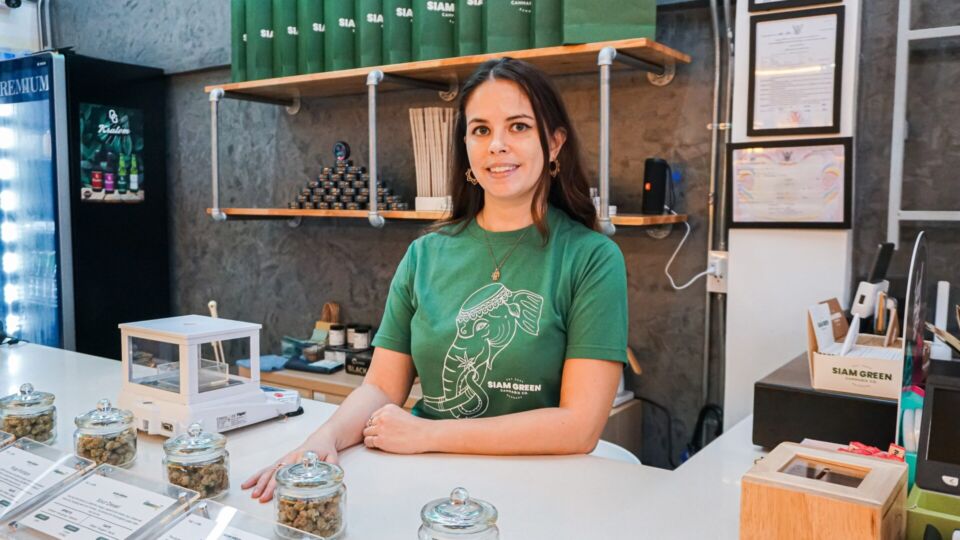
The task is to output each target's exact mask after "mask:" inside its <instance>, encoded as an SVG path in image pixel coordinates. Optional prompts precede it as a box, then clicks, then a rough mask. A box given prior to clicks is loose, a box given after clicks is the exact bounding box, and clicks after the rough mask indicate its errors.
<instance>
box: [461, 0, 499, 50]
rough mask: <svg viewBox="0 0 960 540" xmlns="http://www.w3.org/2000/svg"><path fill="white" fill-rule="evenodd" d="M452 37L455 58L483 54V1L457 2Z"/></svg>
mask: <svg viewBox="0 0 960 540" xmlns="http://www.w3.org/2000/svg"><path fill="white" fill-rule="evenodd" d="M494 1H496V0H494ZM454 35H455V36H456V37H455V41H456V43H457V56H467V55H470V54H483V0H457V17H456V25H455V30H454Z"/></svg>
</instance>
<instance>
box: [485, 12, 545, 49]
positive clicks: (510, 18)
mask: <svg viewBox="0 0 960 540" xmlns="http://www.w3.org/2000/svg"><path fill="white" fill-rule="evenodd" d="M532 14H533V0H492V1H487V2H484V4H483V49H484V51H486V52H488V53H498V52H504V51H518V50H521V49H529V48H530V16H531V15H532Z"/></svg>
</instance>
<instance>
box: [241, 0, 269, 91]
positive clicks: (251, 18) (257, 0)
mask: <svg viewBox="0 0 960 540" xmlns="http://www.w3.org/2000/svg"><path fill="white" fill-rule="evenodd" d="M246 12H247V13H246V15H247V79H248V80H251V81H255V80H257V79H269V78H270V77H273V8H272V6H271V2H270V0H247V5H246Z"/></svg>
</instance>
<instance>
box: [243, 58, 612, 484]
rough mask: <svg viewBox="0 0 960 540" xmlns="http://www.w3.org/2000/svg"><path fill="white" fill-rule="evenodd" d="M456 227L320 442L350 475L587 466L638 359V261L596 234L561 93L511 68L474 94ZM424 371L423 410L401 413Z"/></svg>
mask: <svg viewBox="0 0 960 540" xmlns="http://www.w3.org/2000/svg"><path fill="white" fill-rule="evenodd" d="M459 113H460V114H459V117H458V120H457V126H456V130H457V131H456V132H457V137H456V140H455V154H454V167H455V174H454V175H453V176H454V177H453V179H452V185H451V193H452V197H453V211H452V217H451V218H450V219H448V220H446V221H445V222H442V223H441V224H439V225H438V226H436V227H434V232H432V233H430V234H427V235H425V236H423V237H421V238H419V239H417V240H416V241H414V242H413V243H412V244H411V245H410V247H409V249H408V250H407V253H406V255H405V256H404V258H403V260H402V261H401V262H400V265H399V267H398V268H397V272H396V274H395V275H394V278H393V282H392V284H391V286H390V293H389V296H388V298H387V305H386V308H385V312H384V316H383V320H382V322H381V325H380V329H379V331H378V333H377V336H376V338H375V340H374V342H373V345H374V346H375V347H376V350H375V351H374V355H373V362H372V364H371V366H370V370H369V372H368V373H367V376H366V378H365V379H364V382H363V384H362V385H361V386H360V387H359V388H357V389H356V390H355V391H353V393H351V394H350V396H349V397H347V399H346V400H345V401H344V402H343V404H341V405H340V407H339V408H338V409H337V411H336V413H334V415H333V416H332V417H331V418H330V419H329V420H328V421H327V422H326V423H325V424H323V425H322V426H321V427H320V428H319V429H317V431H315V432H314V433H313V434H312V435H310V437H308V438H307V440H306V441H304V443H303V444H302V445H300V446H299V447H298V448H296V449H295V450H293V451H292V452H290V453H288V454H287V455H285V456H284V457H283V458H281V459H280V460H279V461H278V462H277V463H275V464H274V465H272V466H270V467H267V468H265V469H263V470H261V471H259V472H257V473H256V474H254V475H253V476H252V477H251V478H250V479H248V480H247V481H246V482H245V483H244V484H243V486H242V487H243V489H247V488H250V487H253V488H254V489H253V492H252V493H251V496H252V497H254V498H257V497H258V498H260V500H261V501H262V502H266V501H269V500H270V498H271V497H272V495H273V490H274V474H273V473H274V471H275V470H276V469H277V468H279V467H280V466H282V465H283V464H286V463H293V462H295V461H297V460H298V459H299V458H300V456H301V454H302V453H303V452H304V451H306V450H313V451H314V452H316V453H317V454H318V455H319V456H321V458H322V459H324V460H326V461H331V462H336V461H337V453H338V452H340V451H342V450H344V449H346V448H349V447H351V446H353V445H356V444H359V443H361V442H363V443H364V444H365V445H366V446H368V447H370V448H379V449H381V450H384V451H386V452H394V453H401V454H412V453H420V452H449V453H472V454H498V455H505V454H575V453H587V452H590V451H591V450H592V449H593V448H594V447H595V446H596V444H597V441H598V439H599V437H600V432H601V431H602V430H603V427H604V425H605V423H606V419H607V417H608V415H609V412H610V407H611V403H612V402H613V397H614V394H615V393H616V388H617V383H618V381H619V377H620V373H621V369H622V364H623V363H625V362H626V348H627V338H626V333H627V298H626V295H627V290H626V270H625V266H624V261H623V255H622V254H621V253H620V250H619V248H618V247H617V245H616V244H615V243H613V242H612V241H611V240H610V239H608V238H606V237H605V236H603V235H602V234H600V233H598V232H596V231H595V230H594V227H595V225H596V211H595V209H594V206H593V204H592V202H591V200H590V195H589V188H588V184H587V180H586V177H585V175H584V172H583V168H582V165H581V163H580V155H579V151H580V149H579V145H578V143H577V139H576V135H575V133H574V131H573V128H572V126H571V125H570V120H569V118H568V116H567V113H566V109H565V107H564V105H563V103H562V101H561V100H560V97H559V95H558V93H557V91H556V89H555V88H554V87H553V86H552V84H551V83H550V82H549V81H548V80H547V78H546V77H545V76H544V74H543V73H541V72H540V71H538V70H537V69H535V68H534V67H532V66H531V65H529V64H526V63H524V62H521V61H518V60H513V59H509V58H505V59H500V60H491V61H489V62H486V63H484V64H483V65H481V66H480V67H479V68H478V69H477V71H476V72H475V73H474V74H473V75H472V76H471V78H470V79H469V80H468V81H467V82H466V83H465V85H464V87H463V91H462V92H461V95H460V105H459ZM418 374H419V376H420V383H421V385H422V387H423V395H424V397H423V399H422V400H421V401H420V402H418V403H417V405H416V406H415V407H414V409H413V414H410V413H408V412H406V411H404V410H403V409H402V408H401V407H400V405H402V404H403V402H404V401H405V400H406V398H407V395H408V394H409V392H410V388H411V386H412V385H413V382H414V379H415V377H416V376H417V375H418Z"/></svg>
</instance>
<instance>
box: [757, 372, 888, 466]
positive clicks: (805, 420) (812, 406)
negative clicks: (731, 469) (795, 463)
mask: <svg viewBox="0 0 960 540" xmlns="http://www.w3.org/2000/svg"><path fill="white" fill-rule="evenodd" d="M896 426H897V400H895V399H886V398H878V397H871V396H861V395H856V394H846V393H842V392H829V391H825V390H815V389H814V388H813V387H812V386H811V385H810V365H809V363H808V361H807V355H806V354H802V355H800V356H798V357H797V358H794V359H793V360H791V361H790V362H787V363H786V364H784V366H783V367H781V368H779V369H777V370H776V371H774V372H773V373H770V374H769V375H767V376H766V377H764V378H763V379H761V380H759V381H757V382H756V384H754V386H753V444H756V445H759V446H762V447H764V448H774V447H775V446H777V445H778V444H780V443H782V442H795V443H799V442H801V441H803V439H816V440H820V441H827V442H832V443H837V444H848V443H850V442H851V441H859V442H862V443H864V444H869V445H871V446H876V447H877V448H881V449H886V448H887V447H888V446H889V445H890V443H892V442H895V439H896V429H897V427H896Z"/></svg>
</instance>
